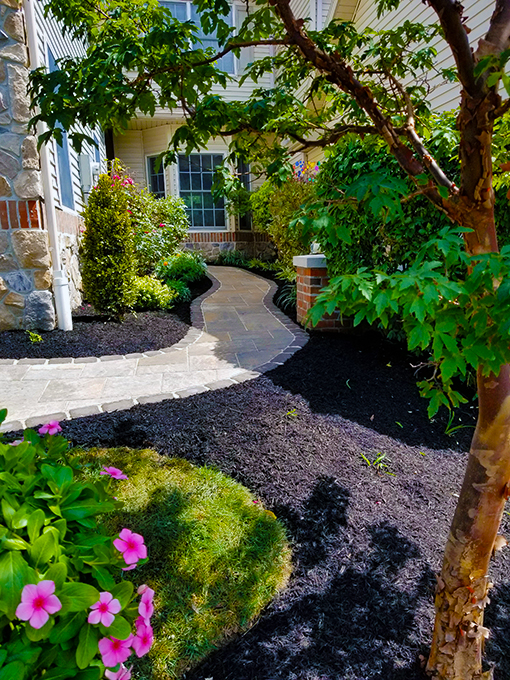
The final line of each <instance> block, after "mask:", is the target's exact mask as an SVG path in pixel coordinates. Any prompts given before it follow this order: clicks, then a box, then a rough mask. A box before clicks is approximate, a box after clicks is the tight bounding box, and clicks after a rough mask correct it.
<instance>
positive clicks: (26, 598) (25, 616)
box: [16, 581, 62, 628]
mask: <svg viewBox="0 0 510 680" xmlns="http://www.w3.org/2000/svg"><path fill="white" fill-rule="evenodd" d="M54 592H55V583H54V581H40V582H39V583H38V584H37V585H33V584H29V585H27V586H25V587H24V588H23V590H22V591H21V603H20V604H19V605H18V607H17V609H16V616H17V617H18V619H21V620H22V621H28V622H29V624H30V625H31V626H32V628H42V627H43V626H44V624H45V623H46V621H47V620H48V619H49V618H50V617H49V615H50V614H56V613H57V612H58V611H60V610H61V609H62V604H61V602H60V600H59V599H58V597H57V596H56V595H54V594H53V593H54Z"/></svg>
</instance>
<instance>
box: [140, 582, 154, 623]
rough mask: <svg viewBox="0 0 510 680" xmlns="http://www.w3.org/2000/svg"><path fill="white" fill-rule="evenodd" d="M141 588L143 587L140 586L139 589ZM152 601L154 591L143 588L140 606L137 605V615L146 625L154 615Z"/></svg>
mask: <svg viewBox="0 0 510 680" xmlns="http://www.w3.org/2000/svg"><path fill="white" fill-rule="evenodd" d="M142 587H143V586H140V588H142ZM140 588H138V592H140ZM153 600H154V591H153V590H152V588H149V586H145V589H144V590H143V592H142V597H141V599H140V604H139V605H138V613H139V614H140V616H141V617H142V619H143V620H144V621H145V623H147V624H148V623H149V621H150V618H151V616H152V615H153V614H154V602H153Z"/></svg>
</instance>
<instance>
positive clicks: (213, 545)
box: [83, 448, 291, 680]
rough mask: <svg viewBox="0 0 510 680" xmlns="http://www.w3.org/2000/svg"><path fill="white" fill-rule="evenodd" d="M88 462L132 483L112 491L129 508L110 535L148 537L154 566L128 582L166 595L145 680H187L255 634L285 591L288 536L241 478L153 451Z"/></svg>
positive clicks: (111, 521) (94, 452) (140, 668)
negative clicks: (209, 658)
mask: <svg viewBox="0 0 510 680" xmlns="http://www.w3.org/2000/svg"><path fill="white" fill-rule="evenodd" d="M83 461H84V462H89V463H90V474H92V475H94V476H95V475H99V470H100V468H101V466H103V465H109V466H115V467H118V468H120V469H122V470H123V471H124V472H125V474H127V475H128V477H129V479H128V480H127V481H116V480H112V482H111V484H112V485H113V486H112V488H113V489H114V490H115V493H116V496H117V497H118V499H119V500H122V501H124V503H125V506H124V508H123V510H122V511H120V512H118V513H115V514H114V515H111V516H109V517H108V518H107V520H106V521H107V525H108V526H107V528H108V530H109V531H111V532H112V533H116V532H119V531H120V530H121V529H122V528H123V527H127V528H129V529H131V530H132V531H134V532H137V533H140V534H142V536H143V537H144V538H145V543H146V545H147V548H148V551H149V561H148V563H147V564H146V565H144V566H142V567H139V568H138V569H136V570H135V571H131V572H125V576H124V578H126V579H130V580H132V581H133V582H134V583H135V584H136V585H140V584H141V583H147V584H148V585H149V586H150V587H151V588H153V589H154V590H155V593H156V595H155V609H156V611H155V614H154V617H153V619H152V621H153V626H154V633H155V641H154V645H153V648H152V650H151V652H150V654H149V655H148V656H146V657H144V658H143V659H141V660H140V661H138V660H136V664H135V670H136V674H135V675H136V677H138V678H140V680H149V678H151V679H152V678H154V679H163V678H177V677H179V676H180V675H182V673H183V672H184V671H186V670H187V669H189V668H190V667H191V666H194V665H196V664H197V663H198V662H200V661H201V660H202V659H203V658H204V657H205V656H206V655H207V654H208V653H209V652H211V651H212V650H213V649H215V648H216V647H218V646H219V645H221V644H223V643H224V642H225V641H226V640H227V639H228V638H231V637H232V636H233V635H235V634H237V633H239V632H241V631H243V630H245V629H246V628H247V627H249V626H250V625H251V624H252V623H253V622H254V620H255V619H256V618H257V616H258V615H259V614H260V612H261V611H262V609H263V608H264V607H265V606H266V605H267V604H268V603H269V602H270V601H271V599H272V598H273V597H274V596H275V595H276V593H277V592H278V591H279V590H281V589H282V588H283V587H284V586H285V584H286V582H287V580H288V577H289V574H290V570H291V567H290V549H289V545H288V542H287V540H286V536H285V531H284V528H283V526H282V525H281V524H280V522H279V521H278V520H277V519H276V518H275V516H274V515H273V513H271V512H270V511H268V510H265V509H264V507H263V506H262V504H261V503H260V502H259V501H257V499H256V498H255V497H254V496H253V495H252V494H251V493H250V492H249V491H248V489H246V488H245V487H243V486H242V485H241V484H239V483H237V482H235V481H234V480H233V479H230V478H229V477H226V476H225V475H223V474H222V473H221V472H218V471H217V470H214V469H211V468H207V467H195V466H194V465H192V464H191V463H189V462H187V461H185V460H182V459H168V458H165V457H163V456H159V455H158V454H157V453H155V452H154V451H151V450H132V449H127V448H118V449H91V450H90V451H84V452H83ZM132 658H134V657H132ZM130 661H131V659H130Z"/></svg>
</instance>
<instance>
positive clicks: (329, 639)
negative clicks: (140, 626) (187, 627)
mask: <svg viewBox="0 0 510 680" xmlns="http://www.w3.org/2000/svg"><path fill="white" fill-rule="evenodd" d="M412 363H413V359H412V357H410V356H409V355H407V353H406V352H405V351H403V350H402V349H400V348H397V347H394V346H392V345H390V344H389V343H387V342H385V341H383V340H381V339H380V338H379V337H377V336H368V337H366V338H360V337H355V338H354V337H340V336H336V337H333V336H330V337H324V336H314V337H312V339H311V340H310V342H309V343H308V345H307V346H306V347H305V348H304V349H302V350H301V351H300V352H298V353H297V354H295V355H294V356H293V357H292V358H291V359H290V360H289V361H287V362H286V363H285V364H284V365H283V366H281V367H279V368H278V369H276V370H274V371H272V372H271V373H268V374H266V375H265V376H262V377H260V378H257V379H256V380H253V381H250V382H248V383H244V384H240V385H235V386H232V387H229V388H226V389H223V390H219V391H214V392H208V393H203V394H199V395H196V396H193V397H189V398H187V399H182V400H171V401H166V402H162V403H160V404H151V405H149V404H147V405H140V406H136V407H134V408H132V409H131V410H129V411H126V412H117V413H109V414H101V415H98V416H93V417H87V418H82V419H78V420H73V421H68V422H65V423H63V428H64V435H65V436H67V437H68V438H69V439H71V440H72V441H73V442H74V443H76V444H80V445H85V446H93V445H94V446H95V445H101V446H117V445H126V446H132V447H140V446H150V447H153V448H155V449H156V450H157V451H159V452H160V453H163V454H165V455H168V456H172V457H183V458H186V459H188V460H190V461H193V462H195V463H198V464H207V465H211V466H214V467H217V468H219V469H220V470H221V471H222V472H225V473H227V474H229V475H231V476H232V477H234V478H235V479H237V480H238V481H240V482H242V483H243V484H245V485H246V486H247V487H248V488H250V489H251V490H252V491H254V492H255V493H256V494H257V495H258V496H259V497H260V499H261V500H262V501H263V502H264V504H265V505H266V506H267V507H268V508H270V509H271V510H272V511H273V512H274V513H275V514H276V515H277V516H278V517H279V518H280V519H281V520H282V521H283V522H284V524H285V526H286V528H287V531H288V534H289V537H290V540H291V542H292V544H293V549H294V572H293V575H292V578H291V581H290V584H289V586H288V588H287V589H286V590H285V591H284V592H283V593H282V594H281V595H280V597H278V598H277V600H276V601H274V602H273V603H272V605H271V606H270V607H269V608H268V609H267V611H266V612H265V613H264V615H263V616H262V617H261V618H260V620H259V621H258V622H257V623H256V625H255V626H253V627H252V628H251V629H250V630H249V631H248V632H247V633H246V634H244V635H243V636H241V637H240V638H238V639H236V640H234V641H232V642H231V643H230V644H228V645H227V646H225V647H223V648H220V649H218V650H217V651H216V652H214V653H213V654H211V656H210V657H209V658H208V659H207V660H206V661H205V662H204V663H203V664H202V665H201V666H200V667H198V668H197V669H195V670H194V671H191V672H189V673H188V674H187V675H186V679H187V680H204V678H214V680H339V679H342V680H375V679H382V680H423V678H424V677H425V676H424V672H423V670H422V667H421V663H420V655H421V656H425V655H426V654H427V646H428V645H429V644H430V638H431V630H432V620H433V592H434V585H435V573H436V572H437V571H438V570H439V568H440V564H441V557H442V551H443V548H444V545H445V542H446V538H447V534H448V529H449V523H450V521H451V518H452V516H453V512H454V508H455V504H456V500H457V494H458V492H459V489H460V485H461V480H462V475H463V470H464V465H465V462H466V453H465V451H467V449H468V447H469V439H470V436H471V432H472V430H471V429H470V428H469V427H467V428H466V429H461V430H457V431H456V432H455V433H454V436H453V437H450V436H447V435H446V434H445V426H446V422H447V419H446V416H445V414H442V416H441V417H436V418H435V419H434V421H433V422H430V421H429V420H428V418H427V414H426V406H427V405H426V402H425V401H424V400H423V399H421V398H420V397H419V395H418V391H417V389H416V386H415V375H414V374H415V369H414V368H413V367H412V365H411V364H412ZM474 413H475V409H474V408H473V403H470V404H468V405H467V406H466V407H465V408H464V410H463V412H462V413H461V418H462V421H461V422H462V423H463V424H464V425H466V426H472V425H473V424H474ZM457 422H458V421H456V424H457ZM380 453H384V454H385V456H386V457H385V458H384V460H383V462H384V463H385V464H387V465H388V467H387V468H386V469H384V468H383V469H379V470H378V469H375V468H374V467H369V466H368V465H367V464H366V463H365V461H364V460H363V458H362V456H361V454H363V455H364V456H366V457H367V458H368V459H369V460H371V461H372V460H374V458H375V457H376V456H377V455H378V454H380ZM389 473H391V474H389ZM506 520H507V517H506V516H505V522H504V525H505V526H504V527H503V530H505V529H510V527H509V526H508V522H507V521H506ZM509 567H510V551H505V550H503V551H502V552H500V553H498V554H497V556H496V558H495V560H494V562H493V565H492V570H491V574H492V577H493V579H494V581H495V583H496V588H495V590H494V591H492V598H491V599H492V600H493V604H492V605H490V607H489V608H488V611H487V615H486V622H487V625H488V626H489V627H490V628H491V629H492V635H491V638H490V640H489V643H488V645H487V659H488V660H489V661H490V662H495V663H497V668H496V673H495V678H496V679H497V680H503V679H504V678H505V679H506V678H508V677H510V633H509V630H510V625H509V624H510V578H509V573H510V570H509Z"/></svg>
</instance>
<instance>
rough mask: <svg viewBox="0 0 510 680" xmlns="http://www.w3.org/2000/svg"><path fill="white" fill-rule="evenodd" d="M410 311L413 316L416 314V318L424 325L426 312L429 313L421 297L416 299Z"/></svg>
mask: <svg viewBox="0 0 510 680" xmlns="http://www.w3.org/2000/svg"><path fill="white" fill-rule="evenodd" d="M409 311H410V312H411V314H414V315H415V316H416V318H417V319H418V321H419V322H420V323H423V321H424V320H425V312H426V311H427V308H426V306H425V303H424V302H423V299H422V298H421V297H417V298H415V299H414V301H413V304H412V305H411V309H410V310H409Z"/></svg>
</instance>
